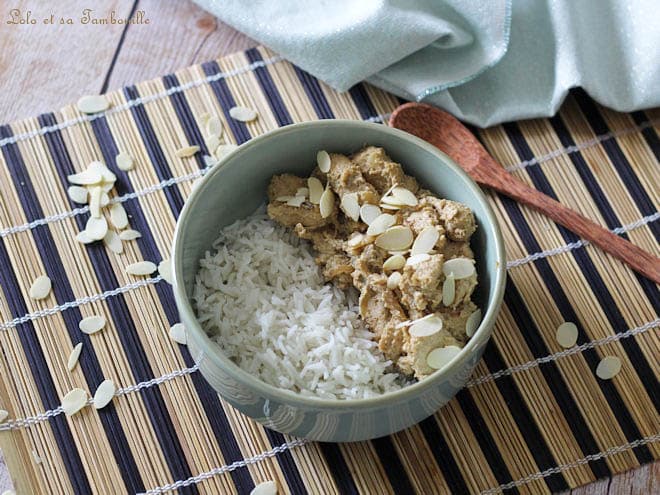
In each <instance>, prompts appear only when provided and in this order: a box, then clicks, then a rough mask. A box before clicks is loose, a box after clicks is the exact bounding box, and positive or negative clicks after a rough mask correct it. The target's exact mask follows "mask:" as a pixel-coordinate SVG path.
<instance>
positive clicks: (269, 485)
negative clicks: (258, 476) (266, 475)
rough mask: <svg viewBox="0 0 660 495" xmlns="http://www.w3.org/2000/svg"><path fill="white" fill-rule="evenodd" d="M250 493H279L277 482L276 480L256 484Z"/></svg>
mask: <svg viewBox="0 0 660 495" xmlns="http://www.w3.org/2000/svg"><path fill="white" fill-rule="evenodd" d="M250 495H277V483H275V482H274V481H264V482H262V483H259V484H258V485H257V486H255V487H254V488H253V489H252V491H251V492H250Z"/></svg>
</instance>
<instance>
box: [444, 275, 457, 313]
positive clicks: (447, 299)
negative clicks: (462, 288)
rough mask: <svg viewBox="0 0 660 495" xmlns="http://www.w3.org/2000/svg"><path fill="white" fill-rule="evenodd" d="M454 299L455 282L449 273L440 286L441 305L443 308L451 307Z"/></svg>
mask: <svg viewBox="0 0 660 495" xmlns="http://www.w3.org/2000/svg"><path fill="white" fill-rule="evenodd" d="M455 298H456V281H455V279H454V274H453V273H450V274H449V275H447V276H446V277H445V281H444V282H443V284H442V304H444V305H445V306H451V305H452V304H454V299H455Z"/></svg>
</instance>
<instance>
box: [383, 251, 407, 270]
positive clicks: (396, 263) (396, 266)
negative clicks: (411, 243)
mask: <svg viewBox="0 0 660 495" xmlns="http://www.w3.org/2000/svg"><path fill="white" fill-rule="evenodd" d="M405 265H406V258H404V257H403V256H402V255H400V254H395V255H393V256H390V257H389V258H387V259H386V260H385V262H384V263H383V270H386V271H391V270H401V268H403V267H404V266H405Z"/></svg>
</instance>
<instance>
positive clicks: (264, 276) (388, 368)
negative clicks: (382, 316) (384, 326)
mask: <svg viewBox="0 0 660 495" xmlns="http://www.w3.org/2000/svg"><path fill="white" fill-rule="evenodd" d="M213 249H214V252H213V253H210V252H207V253H206V256H205V257H204V259H202V260H200V270H199V272H198V274H197V278H196V283H195V289H194V301H195V304H196V309H197V316H198V319H199V321H200V323H201V325H202V327H203V328H204V330H205V331H206V332H208V333H209V334H212V335H215V336H216V337H215V340H216V342H218V344H219V345H220V346H221V347H222V349H223V351H224V353H225V354H226V355H227V356H229V357H230V358H231V359H232V360H233V361H234V362H235V363H237V364H238V366H240V367H241V368H243V369H244V370H245V371H247V372H248V373H250V374H251V375H253V376H256V377H258V378H260V379H261V380H262V381H264V382H266V383H269V384H270V385H274V386H276V387H280V388H284V389H288V390H293V391H295V392H298V393H300V394H301V395H306V396H318V397H324V398H333V399H334V398H336V399H356V398H367V397H373V396H376V395H380V394H383V393H386V392H390V391H394V390H398V389H400V388H401V387H402V386H403V385H404V384H403V382H402V381H401V378H400V375H399V374H398V373H395V372H393V370H392V363H391V362H390V361H387V360H386V359H385V357H384V356H383V354H382V352H381V351H380V350H379V349H378V347H377V344H376V342H374V340H373V334H372V333H371V331H369V330H368V329H367V328H366V327H365V325H364V323H363V322H362V320H361V319H360V318H359V312H358V307H357V292H356V291H355V290H353V289H351V290H350V291H342V290H341V289H338V288H337V287H335V286H334V285H331V284H324V283H323V277H322V275H321V273H320V271H319V268H318V267H317V265H316V263H315V262H314V258H313V256H312V254H311V252H310V247H309V245H308V243H307V242H305V241H301V240H300V239H298V237H297V236H296V235H295V234H294V233H292V232H288V231H287V229H286V228H284V227H282V226H279V225H276V224H275V223H274V222H272V221H271V220H270V219H268V217H266V216H265V215H263V214H262V213H255V214H254V215H252V216H251V217H248V218H246V219H243V220H239V221H237V222H235V223H234V224H232V225H230V226H228V227H226V228H225V229H224V230H223V231H222V233H221V235H220V237H219V238H218V239H217V240H216V241H215V242H214V244H213Z"/></svg>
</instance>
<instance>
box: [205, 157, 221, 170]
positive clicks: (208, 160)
mask: <svg viewBox="0 0 660 495" xmlns="http://www.w3.org/2000/svg"><path fill="white" fill-rule="evenodd" d="M202 160H204V165H206V167H207V168H211V167H213V166H214V165H217V163H218V159H217V158H215V157H213V156H209V155H203V156H202Z"/></svg>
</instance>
